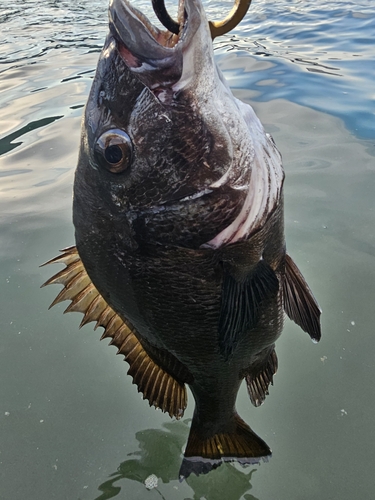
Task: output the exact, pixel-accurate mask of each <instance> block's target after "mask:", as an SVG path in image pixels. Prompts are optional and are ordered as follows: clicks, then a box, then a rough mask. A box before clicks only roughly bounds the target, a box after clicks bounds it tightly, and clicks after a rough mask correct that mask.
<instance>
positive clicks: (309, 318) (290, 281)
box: [283, 254, 321, 342]
mask: <svg viewBox="0 0 375 500" xmlns="http://www.w3.org/2000/svg"><path fill="white" fill-rule="evenodd" d="M283 296H284V310H285V312H286V314H287V315H288V316H289V318H290V319H291V320H293V321H294V322H295V323H296V324H297V325H298V326H300V327H301V328H302V330H303V331H304V332H306V333H308V334H309V335H310V337H311V340H313V341H314V342H319V340H320V337H321V330H320V314H321V310H320V308H319V306H318V303H317V301H316V300H315V297H314V295H313V294H312V292H311V290H310V288H309V286H308V284H307V283H306V281H305V278H304V277H303V276H302V274H301V272H300V270H299V269H298V267H297V266H296V264H295V263H294V261H293V259H292V258H291V257H290V256H289V255H288V254H286V255H285V279H284V284H283Z"/></svg>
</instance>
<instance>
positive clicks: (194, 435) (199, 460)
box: [180, 414, 272, 480]
mask: <svg viewBox="0 0 375 500" xmlns="http://www.w3.org/2000/svg"><path fill="white" fill-rule="evenodd" d="M271 455H272V452H271V450H270V448H269V447H268V445H267V444H266V443H265V442H264V441H263V440H262V439H261V438H260V437H259V436H257V435H256V434H255V432H253V431H252V430H251V429H250V427H249V426H248V425H247V424H246V423H245V422H244V421H243V420H242V419H241V418H240V417H239V416H238V415H237V414H234V415H233V419H232V421H231V422H230V424H229V425H228V431H227V432H219V433H217V434H213V435H210V436H209V437H207V436H206V435H205V436H203V435H202V432H200V428H199V424H197V423H196V421H195V416H194V418H193V422H192V426H191V430H190V434H189V438H188V443H187V446H186V450H185V456H184V459H183V462H182V465H181V468H180V480H183V479H184V478H187V477H189V476H190V474H192V473H194V474H196V475H197V476H198V475H199V474H207V472H210V471H211V470H212V469H216V468H217V467H219V465H221V464H222V463H223V462H233V461H237V462H239V463H241V464H243V465H245V464H257V463H259V462H260V461H261V460H262V459H263V460H264V461H268V458H269V457H270V456H271Z"/></svg>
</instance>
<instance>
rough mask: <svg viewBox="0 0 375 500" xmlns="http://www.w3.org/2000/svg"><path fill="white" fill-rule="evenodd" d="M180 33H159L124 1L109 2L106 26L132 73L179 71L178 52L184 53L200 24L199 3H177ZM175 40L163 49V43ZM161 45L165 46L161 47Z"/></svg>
mask: <svg viewBox="0 0 375 500" xmlns="http://www.w3.org/2000/svg"><path fill="white" fill-rule="evenodd" d="M179 11H180V12H181V11H182V12H185V13H184V14H182V15H181V16H180V17H181V18H182V19H180V24H181V30H180V34H179V35H173V34H172V33H171V32H169V31H168V30H165V31H162V30H159V29H158V28H157V27H156V26H154V25H153V24H152V23H151V22H150V21H149V20H148V18H147V17H146V16H145V15H144V14H143V13H142V12H141V11H139V10H138V9H136V8H135V7H133V5H132V4H131V3H130V2H129V1H128V0H111V1H110V5H109V26H110V32H111V34H112V36H113V37H114V38H115V40H116V41H117V44H118V48H119V52H120V55H121V56H122V58H123V60H124V61H125V63H126V64H127V66H129V67H130V69H132V70H133V71H137V72H138V71H141V69H140V68H141V67H142V66H143V68H146V69H147V70H153V69H163V68H170V67H171V66H176V65H177V67H182V51H185V50H186V49H187V48H188V47H189V45H190V43H191V42H192V39H193V37H194V34H195V32H196V31H197V30H198V29H199V27H200V24H201V18H200V2H199V1H197V0H180V6H179ZM169 35H170V37H172V38H173V37H175V43H174V45H173V46H167V39H168V38H169ZM163 42H165V44H163Z"/></svg>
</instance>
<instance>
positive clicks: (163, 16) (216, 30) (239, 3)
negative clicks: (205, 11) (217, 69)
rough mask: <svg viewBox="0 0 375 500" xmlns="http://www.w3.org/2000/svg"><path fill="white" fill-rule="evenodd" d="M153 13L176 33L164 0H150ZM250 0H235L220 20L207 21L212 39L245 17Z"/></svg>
mask: <svg viewBox="0 0 375 500" xmlns="http://www.w3.org/2000/svg"><path fill="white" fill-rule="evenodd" d="M151 1H152V6H153V9H154V12H155V14H156V15H157V17H158V19H159V21H160V22H161V23H162V24H163V25H164V26H165V27H166V28H167V29H168V30H169V31H170V32H171V33H175V34H176V35H178V33H179V31H180V26H179V24H178V23H177V22H176V21H175V20H174V19H172V18H171V17H170V15H169V14H168V12H167V9H166V8H165V4H164V0H151ZM250 4H251V0H235V2H234V6H233V8H232V10H231V11H230V12H229V14H228V15H227V17H226V18H225V19H223V20H222V21H209V22H208V24H209V26H210V31H211V38H212V40H213V39H214V38H216V37H217V36H220V35H225V34H226V33H228V32H229V31H231V30H232V29H233V28H235V27H236V26H237V25H238V24H239V23H240V22H241V21H242V19H243V18H244V17H245V15H246V13H247V11H248V10H249V7H250Z"/></svg>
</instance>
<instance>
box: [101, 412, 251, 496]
mask: <svg viewBox="0 0 375 500" xmlns="http://www.w3.org/2000/svg"><path fill="white" fill-rule="evenodd" d="M189 423H190V420H185V421H183V422H171V423H166V424H163V425H162V429H146V430H144V431H140V432H137V433H136V438H137V441H138V442H139V448H140V451H137V452H134V453H132V454H131V456H132V457H134V458H130V459H127V460H124V462H122V463H121V464H120V466H119V467H118V469H117V471H116V472H114V473H113V474H111V475H110V479H108V480H107V481H105V482H104V483H102V484H101V485H100V486H99V488H98V489H99V491H101V492H102V494H101V495H100V496H98V497H96V499H95V500H108V499H109V498H114V497H116V496H117V495H119V494H120V493H121V490H122V488H121V486H120V484H118V483H119V482H121V480H122V479H131V480H133V481H138V482H139V483H144V481H145V479H146V478H147V477H148V476H150V475H151V474H155V475H156V476H157V477H158V478H160V480H161V481H162V483H163V484H168V483H170V482H171V481H175V480H176V477H178V472H179V467H180V463H181V459H182V455H181V450H182V448H183V446H184V444H185V443H186V440H187V436H188V433H189ZM161 457H163V458H162V459H161ZM254 472H255V469H252V470H246V469H244V470H238V469H236V468H235V467H233V466H232V465H231V464H223V465H221V466H220V467H219V468H218V469H217V470H215V471H213V472H212V473H211V474H208V475H206V476H200V477H199V478H198V477H196V476H190V477H189V478H188V479H187V480H186V482H187V484H188V485H189V486H190V488H192V490H193V492H194V496H193V497H192V498H191V499H190V498H189V499H185V500H200V499H201V498H205V499H206V500H214V499H217V498H223V499H224V498H227V499H229V498H230V499H231V500H239V499H240V498H242V497H243V495H244V494H245V493H247V492H248V491H249V490H251V488H252V486H251V478H252V475H253V474H254ZM156 490H157V491H158V492H159V493H160V496H161V497H162V498H165V497H164V496H163V494H162V493H161V492H160V490H158V488H156ZM243 498H245V499H246V500H258V499H257V498H255V497H254V496H253V495H251V494H247V495H245V496H244V497H243Z"/></svg>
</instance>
